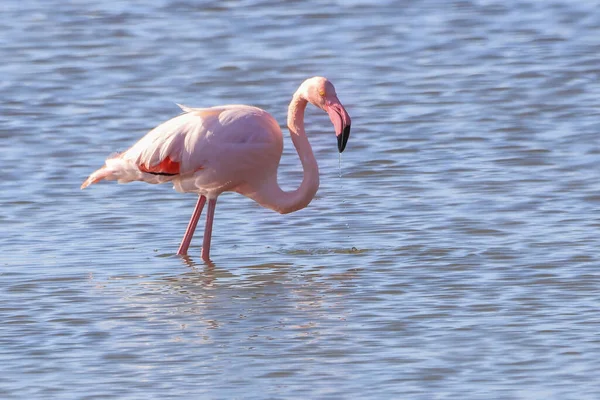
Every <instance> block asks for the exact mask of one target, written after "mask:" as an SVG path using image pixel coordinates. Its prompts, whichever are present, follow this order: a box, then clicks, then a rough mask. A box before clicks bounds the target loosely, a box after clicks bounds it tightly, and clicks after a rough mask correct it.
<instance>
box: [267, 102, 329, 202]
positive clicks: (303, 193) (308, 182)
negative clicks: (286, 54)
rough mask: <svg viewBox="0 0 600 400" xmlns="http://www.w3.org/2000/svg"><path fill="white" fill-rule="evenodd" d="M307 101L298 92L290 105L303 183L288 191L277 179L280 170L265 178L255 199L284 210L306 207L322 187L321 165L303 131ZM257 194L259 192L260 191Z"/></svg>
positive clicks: (292, 133)
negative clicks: (320, 184) (320, 181)
mask: <svg viewBox="0 0 600 400" xmlns="http://www.w3.org/2000/svg"><path fill="white" fill-rule="evenodd" d="M306 104H307V101H306V99H305V98H304V97H303V96H302V94H300V93H298V92H296V93H295V94H294V97H293V98H292V101H291V103H290V106H289V108H288V119H287V123H288V128H289V130H290V135H291V137H292V142H293V143H294V147H295V148H296V151H297V152H298V156H299V157H300V162H301V163H302V170H303V177H302V183H301V184H300V187H299V188H298V189H296V190H293V191H290V192H286V191H284V190H282V189H281V188H280V187H279V184H278V183H277V172H275V174H274V175H273V176H272V177H271V179H268V180H267V181H266V182H265V185H264V186H263V187H262V188H261V189H262V190H260V194H259V196H256V198H255V200H257V201H258V203H259V204H261V205H262V206H264V207H267V208H270V209H272V210H275V211H277V212H279V213H281V214H287V213H291V212H294V211H297V210H300V209H302V208H304V207H306V206H307V205H308V204H309V203H310V202H311V200H312V199H313V198H314V197H315V194H316V193H317V190H318V189H319V166H318V165H317V160H316V159H315V156H314V154H313V151H312V147H311V146H310V143H309V142H308V138H307V137H306V133H305V132H304V110H305V109H306ZM257 194H258V193H257Z"/></svg>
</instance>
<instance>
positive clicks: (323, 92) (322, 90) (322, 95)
mask: <svg viewBox="0 0 600 400" xmlns="http://www.w3.org/2000/svg"><path fill="white" fill-rule="evenodd" d="M319 95H320V96H321V97H325V88H321V89H319Z"/></svg>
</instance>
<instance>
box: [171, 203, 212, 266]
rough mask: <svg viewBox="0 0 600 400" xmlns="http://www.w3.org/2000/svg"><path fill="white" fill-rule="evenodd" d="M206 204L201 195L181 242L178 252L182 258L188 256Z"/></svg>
mask: <svg viewBox="0 0 600 400" xmlns="http://www.w3.org/2000/svg"><path fill="white" fill-rule="evenodd" d="M204 203H206V197H204V196H202V195H201V196H200V197H198V202H197V203H196V208H194V213H193V214H192V218H190V222H189V224H188V227H187V229H186V230H185V235H183V239H182V240H181V245H180V246H179V250H177V254H178V255H180V256H184V255H186V254H187V251H188V247H190V243H191V242H192V236H194V231H195V230H196V225H198V220H199V219H200V214H202V209H203V208H204Z"/></svg>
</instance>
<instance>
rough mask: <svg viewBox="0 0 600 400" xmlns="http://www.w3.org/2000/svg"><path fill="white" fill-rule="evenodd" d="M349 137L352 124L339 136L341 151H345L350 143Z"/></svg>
mask: <svg viewBox="0 0 600 400" xmlns="http://www.w3.org/2000/svg"><path fill="white" fill-rule="evenodd" d="M349 137H350V125H346V127H345V128H344V131H343V132H342V134H341V135H339V136H338V137H337V140H338V150H339V152H340V153H341V152H343V151H344V149H345V148H346V144H347V143H348V138H349Z"/></svg>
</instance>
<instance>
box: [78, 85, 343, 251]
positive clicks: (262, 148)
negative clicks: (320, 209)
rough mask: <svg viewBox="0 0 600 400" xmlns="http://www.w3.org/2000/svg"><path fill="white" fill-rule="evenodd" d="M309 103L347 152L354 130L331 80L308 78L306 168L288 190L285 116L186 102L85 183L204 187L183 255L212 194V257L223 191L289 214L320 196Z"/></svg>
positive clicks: (294, 110) (297, 124) (297, 106)
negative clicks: (282, 166) (283, 162)
mask: <svg viewBox="0 0 600 400" xmlns="http://www.w3.org/2000/svg"><path fill="white" fill-rule="evenodd" d="M307 103H311V104H313V105H314V106H316V107H318V108H320V109H322V110H324V111H326V112H327V114H329V118H330V119H331V122H332V123H333V126H334V129H335V134H336V136H337V145H338V150H339V152H340V153H341V152H342V151H344V148H345V147H346V143H347V141H348V137H349V136H350V116H349V115H348V113H347V112H346V109H345V108H344V106H343V105H342V104H341V103H340V101H339V99H338V98H337V95H336V92H335V88H334V87H333V85H332V84H331V82H329V81H328V80H327V79H326V78H322V77H314V78H310V79H307V80H305V81H304V82H303V83H302V84H301V85H300V87H299V88H298V90H297V91H296V93H294V96H293V97H292V101H291V103H290V105H289V109H288V117H287V125H288V128H289V130H290V134H291V136H292V142H293V143H294V146H295V147H296V151H297V152H298V155H299V157H300V161H301V163H302V169H303V173H304V174H303V178H302V183H301V184H300V187H299V188H298V189H296V190H293V191H290V192H285V191H283V190H282V189H281V188H280V187H279V185H278V183H277V168H278V167H279V160H280V159H281V153H282V151H283V137H282V134H281V129H280V128H279V125H278V124H277V121H275V119H274V118H273V117H272V116H271V115H270V114H269V113H267V112H266V111H264V110H261V109H260V108H256V107H251V106H245V105H225V106H217V107H211V108H189V107H186V106H180V107H181V109H182V110H183V113H182V114H180V115H179V116H177V117H175V118H172V119H170V120H168V121H166V122H164V123H163V124H161V125H159V126H157V127H156V128H154V129H153V130H151V131H150V132H149V133H148V134H146V136H144V137H142V138H141V139H140V140H139V141H138V142H137V143H136V144H134V145H133V146H132V147H131V148H130V149H129V150H127V151H125V152H123V153H119V154H115V155H112V156H111V157H109V158H108V159H107V160H106V162H105V165H104V166H103V167H102V168H100V169H98V170H97V171H95V172H94V173H93V174H91V175H90V176H89V178H87V180H86V181H85V182H84V183H83V184H82V185H81V188H82V189H85V188H86V187H88V186H89V185H91V184H93V183H98V182H99V181H101V180H117V181H118V182H119V183H126V182H132V181H143V182H148V183H163V182H172V183H173V186H174V188H175V190H177V191H178V192H192V193H197V194H198V196H199V198H198V202H197V204H196V208H195V209H194V213H193V214H192V217H191V219H190V222H189V224H188V227H187V230H186V232H185V235H184V236H183V240H182V241H181V245H180V246H179V250H178V252H177V254H180V255H185V254H187V251H188V247H189V246H190V242H191V240H192V235H193V234H194V231H195V229H196V225H197V224H198V219H199V218H200V214H201V213H202V209H203V208H204V204H205V203H206V201H207V200H208V214H207V217H206V226H205V229H204V240H203V243H202V259H203V260H204V261H209V259H210V258H209V257H210V240H211V236H212V225H213V219H214V215H215V206H216V204H217V197H218V196H219V195H220V194H221V193H223V192H225V191H231V192H237V193H240V194H242V195H244V196H247V197H249V198H251V199H252V200H254V201H256V202H257V203H258V204H260V205H261V206H263V207H267V208H270V209H272V210H275V211H277V212H279V213H281V214H287V213H290V212H294V211H297V210H300V209H302V208H304V207H306V206H307V205H308V204H309V203H310V202H311V200H312V199H313V197H314V196H315V194H316V192H317V189H318V188H319V167H318V166H317V161H316V160H315V156H314V154H313V151H312V148H311V146H310V143H309V142H308V139H307V137H306V133H305V132H304V110H305V108H306V105H307Z"/></svg>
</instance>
